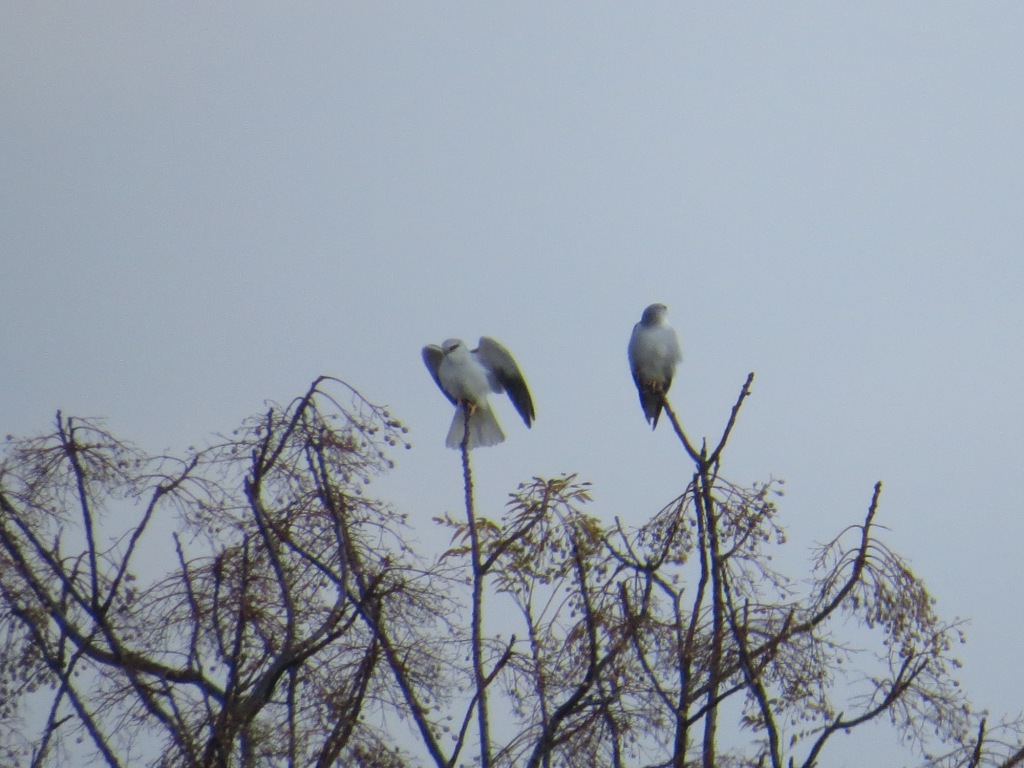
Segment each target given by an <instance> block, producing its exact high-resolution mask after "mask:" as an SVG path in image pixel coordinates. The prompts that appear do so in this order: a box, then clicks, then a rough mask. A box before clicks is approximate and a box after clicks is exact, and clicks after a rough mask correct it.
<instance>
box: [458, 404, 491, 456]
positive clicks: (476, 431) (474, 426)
mask: <svg viewBox="0 0 1024 768" xmlns="http://www.w3.org/2000/svg"><path fill="white" fill-rule="evenodd" d="M465 434H466V409H465V408H463V407H461V406H459V407H458V408H456V409H455V416H454V417H453V418H452V426H451V427H450V428H449V430H448V438H447V439H446V440H445V445H447V446H448V447H449V448H460V447H461V446H462V438H463V437H464V436H465ZM504 441H505V433H504V432H502V431H501V425H500V424H498V419H497V418H496V417H495V415H494V411H492V410H491V407H490V405H488V404H484V405H478V406H476V407H475V408H474V409H473V413H472V415H471V416H470V417H469V444H468V447H469V448H481V447H483V448H486V447H488V446H491V445H497V444H498V443H502V442H504Z"/></svg>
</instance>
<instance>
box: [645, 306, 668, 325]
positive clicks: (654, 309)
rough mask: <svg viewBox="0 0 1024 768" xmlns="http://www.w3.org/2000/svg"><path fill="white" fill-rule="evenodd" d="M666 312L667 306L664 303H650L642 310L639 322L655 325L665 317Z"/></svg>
mask: <svg viewBox="0 0 1024 768" xmlns="http://www.w3.org/2000/svg"><path fill="white" fill-rule="evenodd" d="M667 312H668V307H666V306H665V305H664V304H651V306H649V307H648V308H647V309H645V310H644V314H643V317H641V318H640V322H641V323H643V324H644V325H657V324H658V323H660V322H661V321H662V320H663V319H664V318H665V314H666V313H667Z"/></svg>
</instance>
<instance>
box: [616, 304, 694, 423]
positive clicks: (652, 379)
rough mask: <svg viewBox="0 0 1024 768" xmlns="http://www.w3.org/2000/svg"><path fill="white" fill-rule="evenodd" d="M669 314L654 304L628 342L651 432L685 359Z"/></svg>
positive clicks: (632, 369)
mask: <svg viewBox="0 0 1024 768" xmlns="http://www.w3.org/2000/svg"><path fill="white" fill-rule="evenodd" d="M667 312H668V307H666V306H665V305H664V304H651V306H649V307H648V308H647V309H645V310H644V314H643V316H642V317H641V318H640V322H639V323H637V324H636V325H635V326H633V335H632V336H631V337H630V339H629V349H628V353H629V367H630V370H631V371H632V372H633V381H634V382H636V389H637V392H638V393H639V394H640V407H641V408H643V410H644V416H645V417H646V419H647V421H648V423H650V425H651V429H655V428H656V427H657V426H658V417H659V416H661V409H662V407H663V406H664V404H665V395H666V394H667V393H668V389H669V387H671V386H672V376H673V375H674V374H675V372H676V366H677V365H678V364H679V363H680V361H681V360H682V359H683V353H682V350H681V349H680V348H679V339H678V338H677V337H676V332H675V331H674V330H673V329H672V326H671V325H669V324H668V321H667V320H665V314H666V313H667Z"/></svg>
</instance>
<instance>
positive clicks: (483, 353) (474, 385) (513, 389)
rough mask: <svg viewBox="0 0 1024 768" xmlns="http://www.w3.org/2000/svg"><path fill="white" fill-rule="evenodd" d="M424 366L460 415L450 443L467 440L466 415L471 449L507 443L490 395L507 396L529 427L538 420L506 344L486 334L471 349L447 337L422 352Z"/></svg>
mask: <svg viewBox="0 0 1024 768" xmlns="http://www.w3.org/2000/svg"><path fill="white" fill-rule="evenodd" d="M423 362H424V363H426V366H427V370H428V371H430V375H431V376H433V377H434V381H436V382H437V386H438V387H440V388H441V391H442V392H444V394H445V396H446V397H447V398H448V399H449V400H450V401H451V402H452V404H453V405H454V406H455V416H454V417H453V418H452V425H451V428H450V429H449V430H448V438H447V439H446V440H445V445H447V446H448V447H449V448H459V447H460V446H461V445H462V441H463V439H464V438H466V430H467V426H466V414H467V412H468V413H469V426H468V430H469V434H468V441H467V447H468V448H479V447H481V446H490V445H497V444H498V443H500V442H503V441H504V440H505V433H504V432H502V431H501V426H500V425H499V424H498V419H497V418H496V417H495V415H494V410H493V409H492V408H491V404H490V403H489V402H487V396H488V395H489V394H490V393H491V392H498V393H500V392H507V393H508V396H509V399H510V400H512V404H513V405H514V406H515V407H516V410H517V411H518V412H519V415H520V416H522V417H523V421H524V422H525V423H526V426H527V427H529V426H530V425H531V423H532V422H533V420H534V418H536V416H535V414H534V410H533V399H532V398H531V397H530V390H529V388H527V386H526V380H525V379H524V378H523V374H522V373H521V372H520V371H519V366H518V365H516V361H515V360H514V359H513V358H512V355H511V354H509V351H508V350H507V349H505V348H504V347H503V346H501V344H499V343H498V342H496V341H495V340H494V339H491V338H488V337H487V336H484V337H483V338H481V339H480V345H479V346H478V347H477V348H476V349H474V350H472V351H470V349H469V348H468V347H467V346H466V344H465V342H463V341H462V340H461V339H448V340H447V341H445V342H444V344H442V345H441V346H440V347H439V346H437V345H436V344H428V345H427V346H425V347H424V348H423Z"/></svg>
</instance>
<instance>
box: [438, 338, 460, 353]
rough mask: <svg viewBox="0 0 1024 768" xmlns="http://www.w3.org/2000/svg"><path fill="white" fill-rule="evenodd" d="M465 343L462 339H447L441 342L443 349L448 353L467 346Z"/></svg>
mask: <svg viewBox="0 0 1024 768" xmlns="http://www.w3.org/2000/svg"><path fill="white" fill-rule="evenodd" d="M465 346H466V345H465V343H464V342H463V341H462V339H445V340H444V343H443V344H441V350H442V351H443V352H444V353H445V354H446V355H450V354H451V353H452V352H454V351H455V350H457V349H458V348H459V347H463V348H464V347H465Z"/></svg>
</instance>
